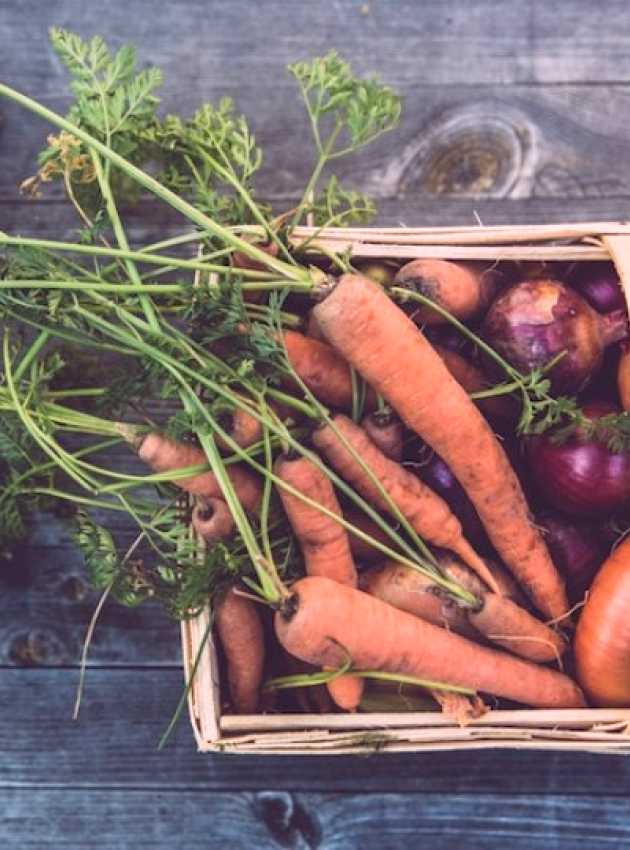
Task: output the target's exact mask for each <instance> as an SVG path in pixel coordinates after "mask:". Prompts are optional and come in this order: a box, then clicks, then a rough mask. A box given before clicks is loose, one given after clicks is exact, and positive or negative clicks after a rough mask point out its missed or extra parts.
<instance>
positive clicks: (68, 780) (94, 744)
mask: <svg viewBox="0 0 630 850" xmlns="http://www.w3.org/2000/svg"><path fill="white" fill-rule="evenodd" d="M76 683H77V671H76V670H67V669H66V670H62V669H57V670H42V669H39V670H17V669H10V668H9V669H7V668H5V669H1V670H0V705H1V706H2V723H1V724H0V753H2V759H0V797H1V796H2V793H3V791H2V790H1V789H6V788H24V789H26V788H29V789H33V788H35V787H46V788H62V787H66V786H68V787H74V788H82V789H86V790H87V789H89V788H97V787H108V788H151V789H154V790H159V789H167V788H170V789H172V790H185V789H198V790H221V789H224V790H227V789H241V790H246V789H247V790H264V789H280V790H282V789H287V788H291V789H293V790H296V791H298V790H307V791H317V790H319V791H327V792H333V791H334V792H337V791H355V792H363V791H364V792H368V791H384V790H396V791H399V792H423V793H424V792H434V793H441V794H452V793H461V794H469V793H470V794H474V793H486V794H490V793H498V794H508V793H513V794H517V793H521V794H535V793H539V794H545V795H554V794H572V795H587V796H588V795H590V794H593V792H594V791H596V792H597V793H598V794H602V795H610V796H614V795H616V794H618V793H620V792H621V791H622V790H623V789H624V788H627V787H628V783H629V782H630V759H628V758H624V757H622V756H613V755H605V756H602V755H592V754H588V753H576V754H572V755H566V754H564V755H563V754H559V753H553V752H551V753H533V752H530V753H527V752H522V751H521V752H510V751H506V750H497V751H480V752H476V753H475V754H474V756H472V755H471V754H470V753H461V752H451V753H448V752H445V753H440V754H437V753H430V754H426V755H419V754H396V755H394V754H391V755H386V754H375V755H370V756H352V757H346V756H334V757H326V756H312V757H309V758H295V757H292V758H291V757H290V758H285V757H271V756H265V757H255V756H249V755H234V754H213V755H200V754H198V753H196V752H195V746H194V741H193V737H192V734H191V730H190V727H189V725H188V719H187V717H185V716H184V717H182V720H181V722H180V723H179V725H178V727H177V729H176V732H175V734H174V737H173V739H172V740H171V741H170V742H169V743H168V745H167V746H166V748H165V749H164V750H162V751H161V752H158V750H157V744H158V741H159V739H160V736H161V735H162V733H163V732H164V730H165V728H166V726H167V724H168V722H169V720H170V717H171V714H172V712H173V710H174V708H175V705H176V703H177V700H178V699H179V696H180V693H181V688H182V674H181V671H180V670H178V669H165V668H162V669H150V668H145V669H144V670H141V669H136V670H121V669H99V668H91V669H90V670H88V676H87V682H86V689H85V695H84V703H83V708H82V711H81V716H80V718H79V720H78V722H74V721H72V719H71V713H72V705H73V701H74V693H75V687H76ZM594 776H597V786H596V788H594V787H593V777H594Z"/></svg>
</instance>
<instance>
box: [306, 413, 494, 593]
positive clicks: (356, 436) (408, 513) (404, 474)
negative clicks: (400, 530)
mask: <svg viewBox="0 0 630 850" xmlns="http://www.w3.org/2000/svg"><path fill="white" fill-rule="evenodd" d="M333 423H334V426H335V428H336V430H337V431H338V432H339V433H340V434H341V435H342V436H343V437H344V438H345V440H346V441H347V443H348V444H349V445H350V446H351V447H352V448H353V449H354V451H355V453H356V455H358V457H359V458H361V460H362V461H363V463H364V464H365V466H367V467H368V468H369V469H370V470H371V471H372V473H373V475H374V476H375V477H376V478H377V479H378V481H380V483H381V486H382V487H383V489H384V490H385V492H386V493H387V494H388V495H389V497H390V499H391V501H392V502H393V503H394V504H395V505H396V506H397V508H398V510H399V511H400V512H401V514H402V515H403V516H404V517H405V518H406V519H407V520H408V521H409V523H410V524H411V526H412V527H413V528H414V529H415V531H417V532H418V534H419V535H420V536H421V537H423V538H426V540H428V541H429V542H430V543H433V544H435V545H436V546H442V547H444V548H445V549H451V550H452V551H453V552H456V553H457V554H458V555H460V556H461V558H462V559H463V560H464V561H465V562H466V563H467V564H468V565H469V566H470V567H472V569H473V570H474V571H475V572H476V573H478V574H479V575H480V576H481V577H482V578H483V580H484V581H485V582H486V583H487V584H488V585H489V586H490V587H492V589H493V590H497V591H498V586H497V585H496V584H495V582H494V579H493V578H492V575H491V574H490V572H489V570H488V568H487V567H486V565H485V564H484V562H483V561H482V560H481V558H480V557H479V555H477V553H476V552H475V551H474V549H473V548H472V546H471V545H470V543H468V541H467V540H466V538H465V537H464V536H463V534H462V527H461V525H460V522H459V520H458V519H457V517H456V516H455V515H454V514H453V513H451V510H450V508H449V506H448V505H447V504H446V502H445V501H444V499H442V498H441V497H440V496H438V495H437V494H436V493H434V492H433V490H431V489H429V487H427V485H426V484H424V483H423V482H422V481H420V479H419V478H417V477H416V476H415V475H414V474H413V473H412V472H409V471H408V470H406V469H405V468H404V467H403V466H401V465H400V464H399V463H396V462H395V461H393V460H389V458H387V457H385V455H384V454H383V453H382V452H381V451H380V450H379V449H378V448H377V447H376V446H375V445H374V443H373V442H372V441H371V440H370V438H369V437H368V435H367V434H366V433H365V431H363V429H362V428H361V427H359V425H355V423H354V422H353V421H352V420H351V419H348V417H347V416H343V415H342V414H338V415H337V416H335V417H334V419H333ZM313 442H314V443H315V445H316V446H317V448H318V449H319V450H320V451H321V452H322V453H323V454H324V455H325V456H326V457H327V458H328V460H329V461H330V463H331V464H332V465H333V466H334V467H335V469H336V470H337V471H338V472H339V473H340V474H341V475H343V477H344V478H345V479H346V480H347V481H348V482H349V483H351V484H352V486H353V487H354V488H355V489H356V490H358V491H359V493H361V495H362V496H363V497H364V498H365V499H367V500H368V501H370V502H371V503H372V504H373V505H374V506H375V507H377V508H378V509H379V510H383V511H389V510H390V506H389V504H388V503H387V501H386V500H385V499H384V498H383V496H382V495H381V493H380V492H379V490H378V488H377V486H376V484H375V483H374V481H373V480H372V478H371V477H370V476H369V475H368V474H367V472H366V471H365V469H363V467H362V465H361V463H360V462H359V461H358V460H357V459H356V457H354V456H353V455H352V454H351V452H350V451H349V449H348V448H347V447H346V446H345V445H344V443H343V442H342V441H341V439H340V438H339V437H338V436H337V434H336V433H335V430H334V429H333V427H331V426H330V425H326V426H324V427H322V428H319V429H318V430H317V431H315V433H314V434H313Z"/></svg>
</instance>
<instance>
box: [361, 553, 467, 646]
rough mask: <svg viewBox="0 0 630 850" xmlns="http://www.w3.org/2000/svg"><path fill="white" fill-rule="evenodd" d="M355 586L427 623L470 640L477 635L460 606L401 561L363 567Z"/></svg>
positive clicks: (425, 577) (426, 578) (429, 580)
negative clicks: (365, 568)
mask: <svg viewBox="0 0 630 850" xmlns="http://www.w3.org/2000/svg"><path fill="white" fill-rule="evenodd" d="M359 587H360V588H361V590H363V591H365V592H366V593H369V594H370V595H371V596H375V597H376V598H377V599H381V600H382V601H383V602H387V604H388V605H392V606H393V607H394V608H399V609H400V610H401V611H407V612H408V613H409V614H415V616H416V617H422V619H423V620H426V621H427V623H433V625H435V626H442V627H443V628H445V629H451V630H452V631H454V632H457V634H460V635H465V636H466V637H469V638H471V639H473V640H474V639H475V638H478V637H479V633H478V632H477V631H476V630H475V629H474V628H473V627H472V626H471V625H470V623H469V622H468V618H467V616H466V612H465V611H464V609H463V608H461V607H460V606H459V605H457V604H456V603H455V602H453V600H452V599H450V598H449V597H447V596H446V595H445V594H444V593H442V592H440V590H439V589H438V588H437V587H436V585H435V583H434V582H433V581H431V579H430V578H428V577H427V576H425V575H423V574H422V573H420V572H418V571H417V570H411V569H409V567H405V566H404V564H399V563H397V562H396V561H386V562H385V564H383V566H382V567H373V568H371V569H369V570H364V571H363V572H362V573H361V575H360V577H359Z"/></svg>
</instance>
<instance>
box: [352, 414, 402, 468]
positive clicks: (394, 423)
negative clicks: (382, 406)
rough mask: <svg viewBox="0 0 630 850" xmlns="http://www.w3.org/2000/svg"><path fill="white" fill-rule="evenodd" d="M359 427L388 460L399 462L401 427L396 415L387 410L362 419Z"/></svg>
mask: <svg viewBox="0 0 630 850" xmlns="http://www.w3.org/2000/svg"><path fill="white" fill-rule="evenodd" d="M361 427H362V428H363V430H364V431H365V433H366V434H367V435H368V437H369V438H370V440H372V442H373V443H374V445H375V446H378V448H379V449H380V450H381V451H382V452H383V454H384V455H385V457H388V458H390V460H395V461H398V462H400V461H401V460H402V456H403V427H402V422H401V421H400V419H399V418H398V417H397V416H396V414H395V413H394V412H393V411H392V410H390V409H389V408H387V409H386V410H375V411H374V413H368V415H367V416H364V417H363V420H362V422H361Z"/></svg>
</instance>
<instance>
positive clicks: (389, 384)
mask: <svg viewBox="0 0 630 850" xmlns="http://www.w3.org/2000/svg"><path fill="white" fill-rule="evenodd" d="M314 309H315V314H316V316H317V320H318V322H319V323H320V326H321V328H322V330H323V331H324V333H325V334H326V337H327V338H328V340H329V341H330V342H331V343H332V344H333V346H334V347H335V348H336V349H337V350H338V351H339V352H340V353H341V354H342V355H343V356H344V357H345V358H346V359H347V360H348V362H349V363H351V364H352V365H353V366H354V368H355V369H356V370H357V371H358V372H359V373H360V374H361V375H362V376H363V377H364V379H365V380H366V381H367V382H368V383H369V384H370V385H371V386H372V387H373V388H374V389H375V391H376V392H378V393H379V394H380V395H381V396H382V397H383V398H384V399H385V400H386V401H387V402H388V403H389V404H390V405H391V406H392V407H393V408H394V409H395V410H396V411H397V412H398V414H399V416H400V417H401V419H402V420H403V422H404V423H405V424H406V425H407V426H408V427H409V428H411V429H412V430H413V431H415V432H416V433H417V434H418V435H419V436H421V437H422V438H423V439H424V440H425V442H427V443H428V444H429V445H430V446H431V448H433V449H434V451H436V452H437V453H438V454H439V455H440V457H442V458H443V459H444V461H445V462H446V463H447V464H448V465H449V467H450V468H451V470H452V471H453V474H454V475H455V476H456V477H457V479H458V480H459V482H460V484H461V485H462V486H463V487H464V489H465V490H466V492H467V494H468V496H469V497H470V499H471V501H472V503H473V504H474V506H475V507H476V509H477V513H478V514H479V517H480V519H481V521H482V522H483V524H484V526H485V528H486V530H487V532H488V536H489V537H490V539H491V541H492V543H493V545H494V547H495V549H496V550H497V552H498V554H499V555H500V557H501V559H502V561H503V563H504V564H505V565H506V566H507V567H508V568H509V569H510V570H511V571H512V572H513V573H514V574H515V575H516V577H517V578H518V580H519V581H520V582H521V584H522V585H523V586H524V588H525V589H526V591H527V593H528V595H529V596H530V598H531V599H532V601H533V602H534V603H535V605H536V606H537V607H538V608H539V609H540V611H541V612H542V613H543V614H544V615H545V616H547V617H550V618H556V617H562V616H564V615H565V614H566V612H567V609H568V603H567V597H566V592H565V589H564V584H563V582H562V579H561V578H560V575H559V574H558V571H557V570H556V568H555V566H554V564H553V562H552V560H551V557H550V555H549V552H548V550H547V547H546V546H545V543H544V541H543V539H542V536H541V534H540V533H539V531H538V530H537V529H536V528H535V526H534V525H533V524H532V522H531V520H530V516H529V509H528V506H527V502H526V500H525V496H524V495H523V491H522V489H521V486H520V484H519V481H518V479H517V477H516V475H515V473H514V471H513V469H512V467H511V466H510V462H509V460H508V458H507V456H506V454H505V452H504V451H503V449H502V447H501V445H500V444H499V442H498V440H497V438H496V437H495V435H494V433H493V432H492V429H491V428H490V426H489V425H488V423H487V422H486V420H485V419H484V418H483V416H482V415H481V414H480V413H479V411H478V410H477V408H476V407H475V405H474V404H473V403H472V402H471V401H470V399H469V398H468V395H467V394H466V391H465V390H464V389H463V388H462V387H461V386H460V385H459V384H458V383H457V381H455V379H454V378H453V377H452V376H451V375H450V373H449V371H448V369H447V368H446V366H444V364H443V363H442V361H441V360H440V357H439V356H438V354H436V352H435V349H434V348H433V347H432V346H431V345H430V344H429V343H428V342H427V340H426V339H425V337H424V336H423V334H422V333H421V332H420V331H419V330H418V328H417V327H416V326H415V325H414V323H413V322H412V321H411V320H410V319H409V318H408V317H407V316H406V315H405V314H404V312H403V311H402V310H400V309H399V308H398V307H397V306H396V305H395V304H394V303H393V302H392V301H391V300H390V298H389V297H388V296H387V294H386V293H385V292H383V290H382V289H381V288H380V287H379V286H378V284H375V283H373V282H372V281H370V280H367V279H366V278H362V277H359V276H357V275H343V277H341V278H340V280H339V281H338V283H337V284H336V285H335V286H334V287H331V289H330V290H329V292H328V294H327V295H326V297H325V298H324V299H323V300H322V301H321V302H320V303H319V304H318V305H317V306H316V307H315V308H314Z"/></svg>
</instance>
